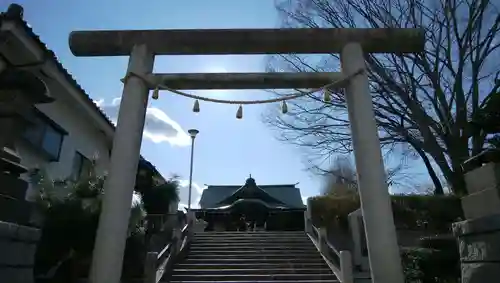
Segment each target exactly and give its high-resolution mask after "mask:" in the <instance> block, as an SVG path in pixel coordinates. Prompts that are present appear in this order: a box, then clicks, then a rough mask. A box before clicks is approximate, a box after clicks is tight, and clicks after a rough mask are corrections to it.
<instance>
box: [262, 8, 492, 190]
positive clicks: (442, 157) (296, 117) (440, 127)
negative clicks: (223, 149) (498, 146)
mask: <svg viewBox="0 0 500 283" xmlns="http://www.w3.org/2000/svg"><path fill="white" fill-rule="evenodd" d="M276 7H277V9H278V11H279V13H280V15H281V16H282V19H283V26H284V27H310V28H318V27H335V28H344V27H377V28H385V27H394V28H422V29H424V30H425V35H426V45H425V47H426V50H425V52H423V53H419V54H383V55H380V54H377V55H373V54H367V55H366V61H367V67H368V68H367V69H368V76H369V80H370V87H371V91H372V95H373V103H374V108H375V115H376V119H377V122H378V126H379V135H380V141H381V144H382V147H383V151H384V152H385V153H386V154H389V155H391V154H392V153H396V154H397V155H401V154H402V156H403V158H408V157H410V158H420V159H421V160H422V161H423V163H424V164H425V166H426V168H427V170H428V172H429V176H430V178H431V179H432V181H433V183H434V186H435V188H436V193H443V184H442V183H441V182H440V178H439V177H440V176H441V175H442V176H444V178H445V180H446V181H447V183H448V184H449V185H450V186H451V188H452V191H453V192H454V193H457V194H465V193H467V192H466V189H465V185H464V178H463V172H462V168H461V163H462V162H463V161H465V160H467V159H468V158H469V157H470V156H472V155H476V154H478V153H479V152H481V151H482V150H483V149H484V147H485V145H486V134H485V133H484V132H483V131H475V130H473V129H472V128H473V127H472V126H471V123H470V122H471V117H473V116H474V115H475V113H476V112H477V111H478V109H480V108H481V106H482V104H483V101H484V100H485V98H486V97H488V96H491V94H492V93H495V92H497V91H498V89H499V88H500V80H499V70H500V64H498V62H499V60H500V56H499V55H500V51H499V50H500V48H499V46H500V35H499V26H500V11H499V9H498V2H497V3H495V1H490V0H437V1H436V0H434V1H432V0H424V1H417V0H392V1H391V0H277V3H276ZM381 44H383V43H381ZM338 59H339V58H338V55H336V54H329V55H325V56H323V57H317V56H298V55H279V56H275V57H271V58H270V60H269V69H270V70H272V71H279V70H287V71H290V70H293V71H298V72H315V71H336V70H338V69H339V63H338V62H339V60H338ZM290 110H291V111H290V112H289V115H286V116H284V117H271V116H269V117H267V119H266V121H267V122H268V123H269V124H271V125H272V126H274V127H276V128H278V129H280V130H281V138H282V139H283V140H286V141H288V142H292V143H295V144H298V145H301V146H305V147H306V148H308V150H310V152H313V153H315V154H318V156H329V155H332V154H339V153H340V154H345V153H349V152H350V151H351V150H352V147H351V138H350V130H349V121H348V119H347V110H346V103H345V100H344V96H343V93H342V92H339V93H336V94H334V96H333V100H332V102H331V103H323V102H322V101H321V99H320V98H318V96H317V95H311V96H309V97H307V99H301V100H298V101H295V102H293V105H292V107H290ZM433 165H435V166H433ZM435 168H436V169H437V172H436V170H435Z"/></svg>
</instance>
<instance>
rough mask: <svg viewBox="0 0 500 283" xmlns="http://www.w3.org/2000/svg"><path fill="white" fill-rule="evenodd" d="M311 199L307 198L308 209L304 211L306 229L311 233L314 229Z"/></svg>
mask: <svg viewBox="0 0 500 283" xmlns="http://www.w3.org/2000/svg"><path fill="white" fill-rule="evenodd" d="M311 216H312V215H311V200H310V199H309V198H308V199H307V206H306V211H304V231H305V232H306V233H308V234H311V232H312V231H311V229H312V217H311Z"/></svg>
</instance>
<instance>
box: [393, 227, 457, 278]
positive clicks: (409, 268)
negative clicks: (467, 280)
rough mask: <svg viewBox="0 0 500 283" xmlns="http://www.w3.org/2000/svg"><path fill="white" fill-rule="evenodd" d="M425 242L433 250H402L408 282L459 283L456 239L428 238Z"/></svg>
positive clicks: (422, 248) (423, 248)
mask: <svg viewBox="0 0 500 283" xmlns="http://www.w3.org/2000/svg"><path fill="white" fill-rule="evenodd" d="M424 242H426V243H427V244H429V245H430V246H432V247H433V248H427V247H421V248H403V249H401V257H402V260H403V271H404V273H405V277H406V282H421V283H458V282H459V278H460V262H459V255H458V248H457V245H456V242H455V239H454V238H451V237H448V238H439V239H433V238H428V239H425V240H424ZM431 243H432V244H431Z"/></svg>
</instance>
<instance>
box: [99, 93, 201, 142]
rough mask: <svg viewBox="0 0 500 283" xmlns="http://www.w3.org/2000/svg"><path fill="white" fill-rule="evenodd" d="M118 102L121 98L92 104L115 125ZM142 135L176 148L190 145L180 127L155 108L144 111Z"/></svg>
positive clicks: (188, 138) (186, 135) (189, 139)
mask: <svg viewBox="0 0 500 283" xmlns="http://www.w3.org/2000/svg"><path fill="white" fill-rule="evenodd" d="M120 100H121V98H120V97H117V98H114V99H113V100H112V101H111V103H109V104H108V103H105V102H104V99H99V100H94V103H95V104H96V105H97V106H98V107H100V108H101V109H102V110H103V112H104V113H106V115H108V116H109V117H110V119H111V121H112V122H113V123H114V124H116V120H117V118H118V110H119V108H120ZM143 134H144V137H145V138H147V139H149V140H151V141H152V142H154V143H161V142H168V143H170V144H171V145H176V146H188V145H190V144H191V138H190V137H189V135H188V134H187V133H186V132H185V131H184V130H183V129H182V127H181V126H180V125H179V124H178V123H177V122H176V121H174V120H172V119H171V118H170V117H169V116H168V115H167V114H166V113H165V112H163V111H162V110H160V109H158V108H155V107H148V108H147V110H146V121H145V124H144V132H143Z"/></svg>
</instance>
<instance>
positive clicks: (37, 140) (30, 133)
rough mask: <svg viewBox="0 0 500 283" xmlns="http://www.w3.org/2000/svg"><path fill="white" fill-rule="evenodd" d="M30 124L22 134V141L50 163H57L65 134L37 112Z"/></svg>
mask: <svg viewBox="0 0 500 283" xmlns="http://www.w3.org/2000/svg"><path fill="white" fill-rule="evenodd" d="M30 122H32V124H31V125H30V126H29V127H28V128H27V129H26V131H25V132H24V134H23V137H24V139H25V140H26V141H28V142H29V143H30V144H31V145H32V146H33V147H35V149H36V150H38V151H39V152H41V153H42V154H43V155H45V156H46V157H47V158H48V159H49V160H50V161H58V160H59V155H60V154H61V148H62V144H63V140H64V136H65V135H66V134H67V132H66V131H64V130H63V129H62V128H61V127H60V126H59V125H57V124H56V123H55V122H54V121H52V120H51V119H50V118H48V117H47V116H45V115H44V114H42V113H41V112H39V111H36V112H35V115H34V116H33V117H32V119H31V121H30Z"/></svg>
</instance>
